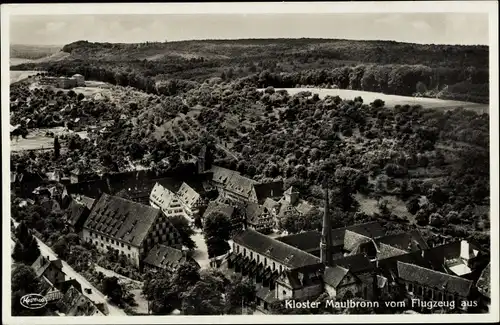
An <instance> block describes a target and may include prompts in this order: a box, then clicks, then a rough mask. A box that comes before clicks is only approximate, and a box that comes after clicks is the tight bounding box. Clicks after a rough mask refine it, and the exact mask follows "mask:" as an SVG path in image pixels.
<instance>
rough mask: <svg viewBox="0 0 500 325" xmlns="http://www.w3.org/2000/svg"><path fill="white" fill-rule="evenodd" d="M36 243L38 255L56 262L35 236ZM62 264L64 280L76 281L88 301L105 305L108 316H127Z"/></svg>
mask: <svg viewBox="0 0 500 325" xmlns="http://www.w3.org/2000/svg"><path fill="white" fill-rule="evenodd" d="M13 222H14V225H15V226H16V227H17V225H18V224H19V223H17V222H16V221H14V220H13ZM35 238H36V240H37V242H38V246H39V247H40V253H41V254H42V255H43V256H45V257H47V258H48V259H49V260H51V261H52V260H56V259H57V258H58V257H57V255H56V253H54V252H53V251H52V249H50V247H48V246H47V245H45V243H43V242H42V241H41V240H40V239H39V238H37V237H36V236H35ZM61 262H62V265H63V268H62V271H63V272H64V273H65V274H66V280H71V279H76V280H77V281H78V282H79V283H80V284H81V286H82V291H83V294H84V295H85V296H87V297H88V298H90V300H92V301H93V302H94V303H104V304H106V306H107V307H108V310H109V315H108V316H126V315H127V314H126V313H125V312H124V311H123V310H121V309H120V308H118V307H116V306H114V305H112V304H110V303H109V302H108V301H107V299H106V297H105V296H104V294H103V293H102V292H100V291H99V290H97V289H96V288H95V287H94V286H93V285H92V284H90V282H89V281H87V279H85V278H84V277H83V276H82V275H80V274H79V273H78V272H76V271H75V270H73V268H71V266H69V265H68V263H66V262H65V261H63V260H61ZM87 288H88V289H91V290H92V293H90V294H89V293H86V292H85V289H87Z"/></svg>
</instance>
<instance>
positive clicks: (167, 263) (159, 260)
mask: <svg viewBox="0 0 500 325" xmlns="http://www.w3.org/2000/svg"><path fill="white" fill-rule="evenodd" d="M186 261H187V258H186V257H185V256H184V254H183V253H182V251H181V250H179V249H175V248H173V247H170V246H166V245H162V244H157V245H155V246H154V247H153V248H152V249H151V250H150V251H149V253H148V255H147V256H146V258H145V259H144V263H146V264H149V265H153V266H155V267H158V268H172V267H174V268H175V267H177V266H178V265H179V264H181V263H183V262H186ZM193 262H194V261H193Z"/></svg>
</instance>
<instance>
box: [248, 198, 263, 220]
mask: <svg viewBox="0 0 500 325" xmlns="http://www.w3.org/2000/svg"><path fill="white" fill-rule="evenodd" d="M264 213H265V208H264V207H263V206H261V205H260V204H258V203H254V202H247V204H246V205H245V214H246V217H247V221H248V222H249V223H250V224H256V223H258V222H259V217H260V216H261V215H263V214H264Z"/></svg>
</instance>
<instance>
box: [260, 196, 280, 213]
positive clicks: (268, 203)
mask: <svg viewBox="0 0 500 325" xmlns="http://www.w3.org/2000/svg"><path fill="white" fill-rule="evenodd" d="M277 205H278V202H276V201H275V200H273V199H271V198H267V199H266V200H265V201H264V203H262V206H264V207H266V208H267V209H268V210H269V211H272V209H273V208H275V207H276V206H277Z"/></svg>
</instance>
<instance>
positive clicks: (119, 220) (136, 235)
mask: <svg viewBox="0 0 500 325" xmlns="http://www.w3.org/2000/svg"><path fill="white" fill-rule="evenodd" d="M160 215H161V211H160V210H159V209H155V208H153V207H150V206H147V205H144V204H140V203H136V202H133V201H129V200H126V199H123V198H120V197H117V196H111V195H108V194H106V193H104V194H103V195H102V196H101V198H100V199H99V201H98V202H97V203H96V204H95V206H94V208H93V209H92V211H91V212H90V215H89V217H88V218H87V221H86V222H85V225H84V228H86V229H89V230H92V231H96V232H98V233H103V234H105V235H107V236H109V237H113V238H116V239H118V240H120V241H123V242H125V243H128V244H130V245H133V246H140V245H141V244H142V242H143V241H144V239H145V238H146V235H147V234H148V232H149V230H150V228H151V226H152V225H153V223H154V222H155V220H156V219H157V218H158V217H159V216H160Z"/></svg>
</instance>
